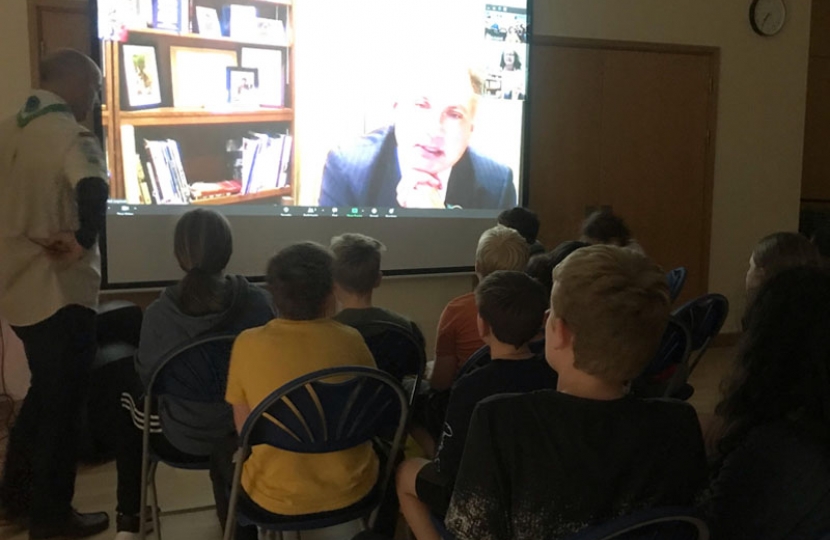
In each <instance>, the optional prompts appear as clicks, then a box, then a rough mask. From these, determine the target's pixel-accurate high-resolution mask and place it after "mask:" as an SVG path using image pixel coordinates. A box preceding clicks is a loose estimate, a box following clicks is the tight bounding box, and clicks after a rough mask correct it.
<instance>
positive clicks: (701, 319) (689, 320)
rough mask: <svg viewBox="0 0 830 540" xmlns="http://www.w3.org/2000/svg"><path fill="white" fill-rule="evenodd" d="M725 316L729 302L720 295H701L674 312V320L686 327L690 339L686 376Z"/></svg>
mask: <svg viewBox="0 0 830 540" xmlns="http://www.w3.org/2000/svg"><path fill="white" fill-rule="evenodd" d="M727 315H729V300H727V299H726V297H725V296H723V295H722V294H706V295H703V296H701V297H700V298H695V299H694V300H691V301H689V302H687V303H685V304H683V305H682V306H680V307H679V308H677V310H676V311H675V312H674V316H675V318H677V319H678V320H679V321H680V322H681V323H683V324H685V325H686V327H687V328H688V329H689V332H690V333H691V337H692V344H691V357H690V360H689V363H688V366H689V373H688V375H691V374H692V372H693V371H694V369H695V368H696V367H697V365H698V363H699V362H700V359H701V358H702V357H703V355H704V354H705V353H706V350H707V349H708V348H709V345H710V344H711V343H712V340H713V339H715V337H716V336H717V335H718V334H719V333H720V330H721V328H723V323H725V322H726V316H727ZM688 375H687V376H688Z"/></svg>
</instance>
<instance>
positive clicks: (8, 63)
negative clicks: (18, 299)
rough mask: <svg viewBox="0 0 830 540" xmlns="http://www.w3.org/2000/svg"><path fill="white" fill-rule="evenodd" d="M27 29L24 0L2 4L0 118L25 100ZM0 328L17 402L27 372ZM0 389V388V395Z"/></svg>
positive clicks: (16, 344)
mask: <svg viewBox="0 0 830 540" xmlns="http://www.w3.org/2000/svg"><path fill="white" fill-rule="evenodd" d="M30 77H31V75H30V68H29V26H28V15H27V11H26V0H3V7H2V15H0V118H4V117H6V116H8V115H10V114H13V113H14V112H15V111H16V110H17V109H18V108H20V106H21V105H22V103H23V100H25V99H26V94H27V92H28V91H29V87H30V85H31V78H30ZM0 324H2V333H3V334H2V335H3V345H4V347H3V351H2V352H0V358H2V359H3V366H2V368H3V374H4V377H5V381H6V390H7V391H8V392H10V393H11V394H12V395H13V396H14V397H16V398H21V397H23V395H25V393H26V389H27V388H28V386H29V370H28V368H27V366H26V359H25V356H24V355H23V347H22V345H21V344H20V341H18V339H17V336H15V335H14V333H13V332H12V331H11V328H9V327H8V326H7V325H6V324H5V323H0ZM2 390H3V389H2V388H0V391H2Z"/></svg>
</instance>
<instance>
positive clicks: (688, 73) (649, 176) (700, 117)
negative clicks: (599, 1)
mask: <svg viewBox="0 0 830 540" xmlns="http://www.w3.org/2000/svg"><path fill="white" fill-rule="evenodd" d="M710 66H711V64H710V59H709V58H708V57H707V56H703V55H698V54H682V53H681V54H677V53H667V52H643V51H607V52H606V53H605V62H604V68H605V72H604V77H603V80H604V88H605V91H604V92H603V99H602V111H603V114H602V134H601V141H600V146H601V148H602V160H601V161H602V165H601V173H600V179H601V180H600V199H599V202H600V204H601V205H605V206H610V207H611V208H612V209H613V210H614V212H615V213H617V214H618V215H620V216H623V217H624V218H625V220H626V222H627V223H628V226H629V227H630V228H631V230H632V232H633V233H634V235H635V237H636V239H637V241H638V242H639V243H640V244H641V245H642V246H643V248H644V249H645V251H646V253H648V254H649V255H650V256H651V257H653V258H654V259H655V260H656V261H657V262H658V263H659V264H660V265H661V266H663V268H665V269H666V270H669V269H672V268H676V267H678V266H685V267H686V268H687V269H688V271H689V273H688V278H687V281H686V286H685V288H684V292H685V295H684V297H685V298H691V297H692V296H693V295H699V294H702V293H704V292H706V290H707V285H708V283H707V273H708V272H707V271H708V259H709V257H708V255H709V228H710V226H711V219H710V216H709V213H710V207H711V203H710V202H709V200H710V195H709V190H708V189H707V164H708V161H707V151H708V145H709V134H708V129H709V117H710V115H709V89H710V81H712V76H713V74H712V73H711V70H710Z"/></svg>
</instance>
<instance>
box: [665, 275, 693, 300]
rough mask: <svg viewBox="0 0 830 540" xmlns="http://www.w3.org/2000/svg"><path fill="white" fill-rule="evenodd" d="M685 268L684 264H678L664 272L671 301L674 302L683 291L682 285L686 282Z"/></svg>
mask: <svg viewBox="0 0 830 540" xmlns="http://www.w3.org/2000/svg"><path fill="white" fill-rule="evenodd" d="M687 273H688V272H687V270H686V267H685V266H678V267H677V268H675V269H674V270H671V271H670V272H669V273H667V274H666V280H667V281H668V282H669V295H670V296H671V301H672V303H674V301H675V300H677V297H678V296H680V293H681V292H683V286H684V285H685V284H686V275H687Z"/></svg>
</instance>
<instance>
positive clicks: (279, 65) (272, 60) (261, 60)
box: [239, 47, 285, 108]
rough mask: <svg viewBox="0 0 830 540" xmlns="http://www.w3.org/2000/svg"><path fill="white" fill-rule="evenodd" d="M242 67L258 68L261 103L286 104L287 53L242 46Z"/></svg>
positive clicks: (266, 104)
mask: <svg viewBox="0 0 830 540" xmlns="http://www.w3.org/2000/svg"><path fill="white" fill-rule="evenodd" d="M241 52H242V55H241V59H240V64H239V65H240V67H244V68H250V69H256V70H258V72H259V73H258V76H259V92H258V95H259V105H261V106H262V107H273V108H280V107H284V106H285V78H284V73H285V55H284V54H283V51H281V50H277V49H264V48H259V47H242V51H241Z"/></svg>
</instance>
